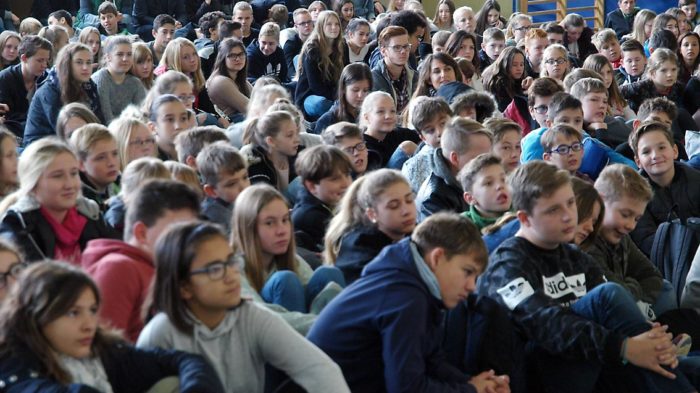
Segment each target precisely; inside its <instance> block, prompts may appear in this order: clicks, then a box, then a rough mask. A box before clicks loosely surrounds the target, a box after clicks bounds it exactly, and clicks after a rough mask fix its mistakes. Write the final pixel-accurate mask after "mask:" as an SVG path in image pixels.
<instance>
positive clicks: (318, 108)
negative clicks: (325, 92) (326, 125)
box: [304, 95, 333, 118]
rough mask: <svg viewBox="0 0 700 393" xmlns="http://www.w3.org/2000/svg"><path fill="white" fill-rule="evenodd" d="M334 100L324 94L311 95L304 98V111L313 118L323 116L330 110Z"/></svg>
mask: <svg viewBox="0 0 700 393" xmlns="http://www.w3.org/2000/svg"><path fill="white" fill-rule="evenodd" d="M332 105H333V101H331V100H329V99H328V98H326V97H323V96H315V95H310V96H308V97H306V98H305V99H304V112H306V113H307V114H308V115H309V116H311V117H313V118H318V117H321V115H323V114H324V113H326V112H328V110H329V109H331V106H332Z"/></svg>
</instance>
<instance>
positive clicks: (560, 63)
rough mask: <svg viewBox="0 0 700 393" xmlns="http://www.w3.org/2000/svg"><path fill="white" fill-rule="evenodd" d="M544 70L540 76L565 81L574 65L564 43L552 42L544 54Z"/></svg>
mask: <svg viewBox="0 0 700 393" xmlns="http://www.w3.org/2000/svg"><path fill="white" fill-rule="evenodd" d="M542 63H543V64H544V67H542V71H541V74H540V76H541V77H545V76H548V77H550V78H553V79H556V80H558V81H559V82H563V81H564V78H565V77H566V76H567V75H568V74H569V72H571V69H572V68H574V66H573V65H572V63H571V60H570V56H569V52H568V51H567V50H566V48H565V47H564V46H563V45H559V44H552V45H549V46H548V47H547V49H545V50H544V53H543V54H542Z"/></svg>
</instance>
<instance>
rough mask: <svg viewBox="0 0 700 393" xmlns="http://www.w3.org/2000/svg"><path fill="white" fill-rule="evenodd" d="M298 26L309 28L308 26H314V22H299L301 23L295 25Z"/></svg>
mask: <svg viewBox="0 0 700 393" xmlns="http://www.w3.org/2000/svg"><path fill="white" fill-rule="evenodd" d="M294 24H295V25H297V26H308V25H313V24H314V21H312V20H307V21H306V22H299V23H294Z"/></svg>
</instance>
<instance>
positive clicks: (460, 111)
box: [450, 90, 498, 123]
mask: <svg viewBox="0 0 700 393" xmlns="http://www.w3.org/2000/svg"><path fill="white" fill-rule="evenodd" d="M497 105H498V103H496V100H495V99H494V98H493V95H491V93H487V92H485V91H478V90H474V91H470V92H467V93H463V94H460V95H458V96H457V97H455V98H454V100H453V101H452V103H451V104H450V109H452V113H453V114H454V115H455V116H460V117H464V118H467V119H472V120H475V121H477V122H479V123H483V122H484V121H485V120H486V119H488V118H489V117H493V116H494V115H495V114H497V113H498V110H497V109H498V108H497Z"/></svg>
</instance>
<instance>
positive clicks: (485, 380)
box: [469, 370, 510, 393]
mask: <svg viewBox="0 0 700 393" xmlns="http://www.w3.org/2000/svg"><path fill="white" fill-rule="evenodd" d="M469 383H470V384H471V385H473V386H474V387H475V388H476V391H477V392H478V393H510V379H509V378H508V376H506V375H496V372H495V371H493V370H489V371H484V372H482V373H481V374H479V375H476V376H474V377H472V378H471V379H470V380H469Z"/></svg>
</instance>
